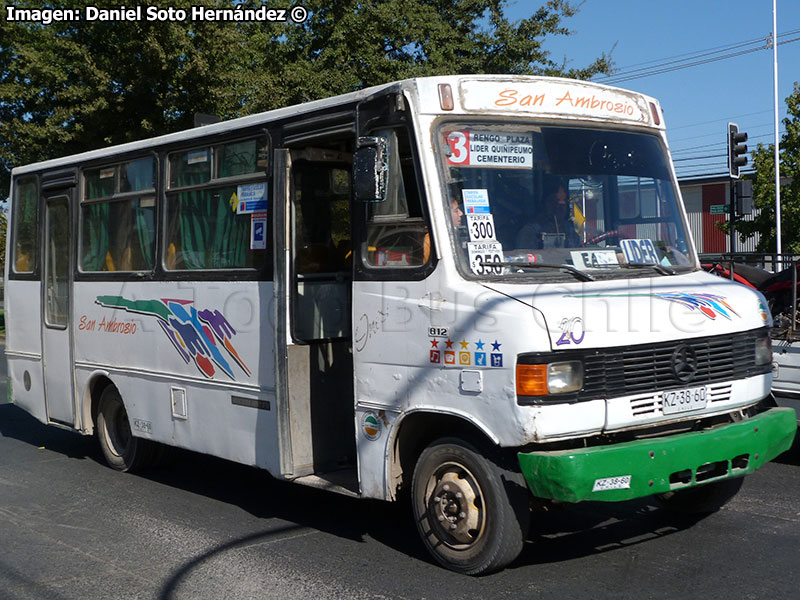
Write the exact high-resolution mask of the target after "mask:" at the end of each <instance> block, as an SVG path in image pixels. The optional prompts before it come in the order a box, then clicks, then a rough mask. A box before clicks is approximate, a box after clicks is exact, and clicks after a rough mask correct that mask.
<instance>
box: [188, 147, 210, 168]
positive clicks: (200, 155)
mask: <svg viewBox="0 0 800 600" xmlns="http://www.w3.org/2000/svg"><path fill="white" fill-rule="evenodd" d="M204 162H208V150H207V149H204V150H195V151H194V152H187V153H186V164H187V165H195V164H198V163H204Z"/></svg>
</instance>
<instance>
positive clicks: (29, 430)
mask: <svg viewBox="0 0 800 600" xmlns="http://www.w3.org/2000/svg"><path fill="white" fill-rule="evenodd" d="M0 436H2V437H5V438H10V439H15V440H19V441H20V442H24V443H26V444H29V445H31V446H36V447H38V448H45V449H47V450H51V451H53V452H58V453H59V454H63V455H64V456H66V457H68V458H76V459H83V458H91V459H94V460H97V461H100V460H101V455H100V450H99V448H97V445H96V444H95V443H94V439H93V438H91V437H87V436H84V435H81V434H79V433H77V432H75V431H69V430H67V429H59V428H58V427H53V426H52V425H45V424H44V423H42V422H40V421H38V420H36V418H35V417H33V416H31V415H29V414H28V413H27V412H25V411H24V410H22V409H21V408H19V407H18V406H15V405H13V404H0Z"/></svg>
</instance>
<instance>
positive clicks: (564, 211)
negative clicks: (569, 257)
mask: <svg viewBox="0 0 800 600" xmlns="http://www.w3.org/2000/svg"><path fill="white" fill-rule="evenodd" d="M540 206H541V208H540V210H539V212H538V213H536V214H534V215H533V218H532V220H531V221H529V222H528V223H526V224H525V225H523V226H522V228H521V229H520V230H519V232H518V233H517V239H516V242H517V248H548V247H557V248H576V247H578V246H579V245H580V237H579V236H578V233H577V232H576V231H575V224H574V223H573V221H572V218H571V215H570V204H569V201H568V198H567V191H566V186H565V185H564V182H563V181H562V180H561V179H552V180H550V181H549V182H548V183H547V184H546V187H545V190H544V198H543V200H542V202H541V205H540Z"/></svg>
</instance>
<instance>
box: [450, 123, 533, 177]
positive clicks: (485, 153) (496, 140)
mask: <svg viewBox="0 0 800 600" xmlns="http://www.w3.org/2000/svg"><path fill="white" fill-rule="evenodd" d="M447 144H448V145H449V146H450V155H449V156H448V157H447V163H448V164H450V165H454V166H458V167H505V168H511V169H531V168H533V139H532V137H531V135H530V134H526V133H506V132H492V131H469V130H464V131H451V132H450V133H448V134H447Z"/></svg>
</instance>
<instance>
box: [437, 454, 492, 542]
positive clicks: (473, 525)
mask: <svg viewBox="0 0 800 600" xmlns="http://www.w3.org/2000/svg"><path fill="white" fill-rule="evenodd" d="M431 483H432V484H433V489H432V490H431V494H430V496H429V501H428V510H429V514H430V515H431V525H432V526H433V527H434V528H436V529H438V535H437V537H438V538H439V539H441V540H445V541H446V540H450V541H451V542H452V545H465V544H472V543H474V542H475V541H476V540H477V539H478V537H479V536H480V534H481V531H482V529H483V521H484V516H483V498H482V495H481V491H480V488H479V487H478V485H477V483H476V481H475V479H474V477H472V475H471V474H470V473H469V472H468V471H466V470H465V469H464V468H463V467H459V466H457V465H443V466H442V468H440V469H439V470H438V471H437V473H436V474H435V475H434V478H433V480H432V482H431Z"/></svg>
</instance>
